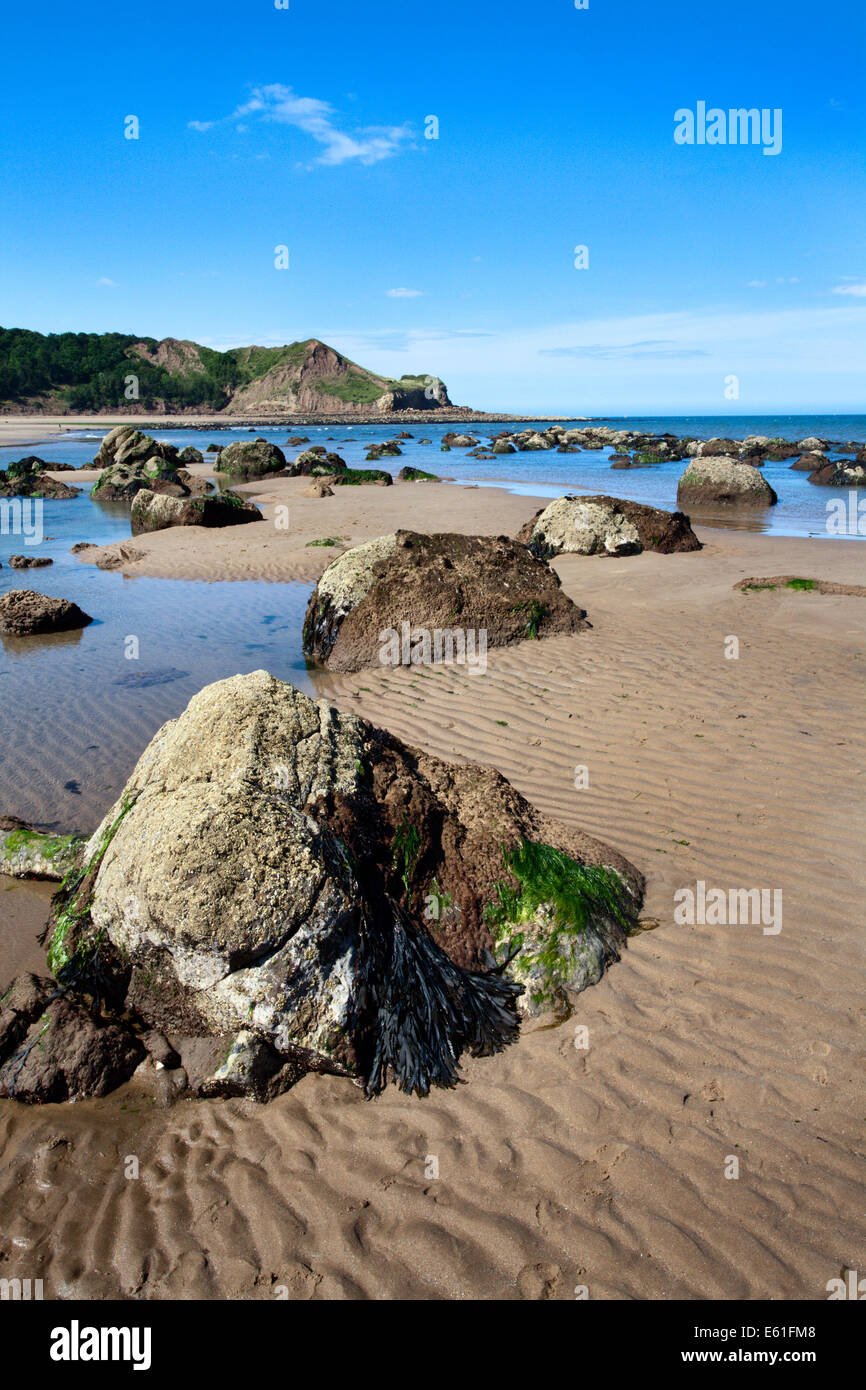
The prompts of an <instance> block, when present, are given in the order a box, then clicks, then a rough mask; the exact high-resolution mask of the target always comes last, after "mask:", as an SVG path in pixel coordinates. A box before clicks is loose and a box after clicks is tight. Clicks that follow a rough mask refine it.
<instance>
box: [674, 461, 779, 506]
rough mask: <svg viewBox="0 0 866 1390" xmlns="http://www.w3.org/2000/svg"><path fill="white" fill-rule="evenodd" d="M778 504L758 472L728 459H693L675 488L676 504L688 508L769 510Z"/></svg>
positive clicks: (749, 466)
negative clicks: (711, 507)
mask: <svg viewBox="0 0 866 1390" xmlns="http://www.w3.org/2000/svg"><path fill="white" fill-rule="evenodd" d="M778 500H779V499H778V497H777V496H776V493H775V492H774V491H773V489H772V488H771V487H770V484H769V483H768V482H767V480H766V478H764V476H763V475H762V474H761V473H760V472H759V470H758V469H757V468H752V467H751V465H750V464H748V463H736V462H735V461H734V460H733V459H729V458H707V457H704V456H703V455H701V457H700V458H697V459H693V460H692V462H691V463H690V464H689V466H688V468H687V469H686V471H685V473H684V474H683V476H682V477H681V478H680V481H679V483H678V485H677V501H678V502H681V503H682V504H683V505H684V506H687V507H698V506H702V505H703V506H707V505H715V506H718V505H723V506H730V507H770V506H772V505H773V504H774V503H776V502H778Z"/></svg>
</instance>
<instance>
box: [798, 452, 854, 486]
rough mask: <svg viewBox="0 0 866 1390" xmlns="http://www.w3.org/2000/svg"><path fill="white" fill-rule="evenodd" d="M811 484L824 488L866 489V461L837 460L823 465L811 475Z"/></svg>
mask: <svg viewBox="0 0 866 1390" xmlns="http://www.w3.org/2000/svg"><path fill="white" fill-rule="evenodd" d="M809 482H810V483H820V484H822V485H823V486H824V487H866V459H864V460H863V462H860V463H858V462H856V461H855V462H853V463H852V462H851V461H850V460H849V459H836V460H835V462H833V461H831V462H829V463H825V464H822V465H821V467H820V468H816V469H815V471H814V473H810V474H809Z"/></svg>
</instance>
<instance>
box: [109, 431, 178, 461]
mask: <svg viewBox="0 0 866 1390" xmlns="http://www.w3.org/2000/svg"><path fill="white" fill-rule="evenodd" d="M179 458H180V452H179V450H178V449H177V447H176V445H174V444H167V443H164V442H163V441H161V440H160V441H157V440H156V439H154V438H153V437H152V436H151V435H149V434H143V433H142V432H141V430H137V429H136V428H135V427H134V425H118V426H117V428H116V429H113V430H109V431H108V434H107V435H106V436H105V438H104V439H103V441H102V444H101V445H100V447H99V452H98V453H97V454H96V457H95V458H94V460H93V467H94V468H109V467H111V466H112V465H113V464H119V463H123V464H126V465H127V466H128V467H131V466H133V465H135V464H138V463H141V464H143V463H147V461H148V460H149V459H162V461H163V463H167V464H171V465H172V466H173V467H177V463H178V459H179Z"/></svg>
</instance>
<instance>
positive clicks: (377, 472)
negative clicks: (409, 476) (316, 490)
mask: <svg viewBox="0 0 866 1390" xmlns="http://www.w3.org/2000/svg"><path fill="white" fill-rule="evenodd" d="M393 481H394V479H393V478H392V477H391V474H390V473H386V472H385V470H384V468H347V469H346V471H345V473H335V474H334V475H333V477H332V478H331V482H332V483H333V484H334V486H335V487H363V486H365V485H366V484H368V483H372V484H374V485H377V486H378V487H390V486H391V484H392V483H393Z"/></svg>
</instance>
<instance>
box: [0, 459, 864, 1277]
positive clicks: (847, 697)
mask: <svg viewBox="0 0 866 1390" xmlns="http://www.w3.org/2000/svg"><path fill="white" fill-rule="evenodd" d="M301 481H302V480H301ZM296 484H297V480H287V481H286V482H285V483H282V484H280V483H279V482H277V483H272V484H268V485H253V486H252V487H251V488H250V489H249V490H250V491H252V492H254V493H256V494H257V500H261V501H263V502H264V503H265V504H266V506H268V507H271V506H274V505H276V503H277V502H278V501H279V500H280V498H287V499H288V501H289V504H290V506H291V508H292V527H291V532H290V535H289V537H288V538H286V537H285V536H282V537H281V535H280V533H279V532H277V531H276V530H275V529H274V528H273V527H271V526H269V527H267V528H264V527H262V528H259V527H256V526H252V527H244V528H238V529H237V530H234V529H233V530H229V531H224V532H218V533H207V534H205V533H202V532H200V531H192V530H190V531H179V530H175V531H169V532H162V533H159V534H157V535H154V536H150V537H145V538H138V539H137V540H136V542H135V545H136V547H137V548H141V549H142V550H143V551H145V553H146V559H145V561H142V562H138V563H139V566H140V568H139V572H143V573H149V574H158V575H162V576H165V577H171V576H180V577H186V576H189V577H199V578H206V577H217V576H218V577H220V578H224V577H233V578H235V577H266V578H272V579H284V578H309V579H312V578H315V577H316V575H317V574H318V573H319V572H320V571H321V569H322V568H323V567H324V564H325V563H327V562H328V561H329V560H330V559H331V558H333V555H334V553H335V552H334V551H333V550H328V549H327V548H312V549H307V548H306V545H305V542H306V541H307V540H309V539H313V538H317V537H325V536H334V535H342V536H345V537H346V539H347V540H350V541H352V542H357V541H358V540H361V539H366V538H367V537H368V536H369V535H376V534H381V533H383V532H385V531H389V530H393V529H395V527H396V526H398V525H404V526H411V527H413V528H414V529H419V530H428V531H433V530H449V529H453V530H460V531H465V532H472V531H477V532H483V533H487V534H499V533H502V534H508V535H513V534H514V533H515V531H516V530H517V529H518V527H519V526H520V525H521V524H522V522H523V521H524V520H526V518H527V517H528V516H530V515H531V514H532V513H533V511H534V510H535V509H536V508H537V506H538V505H540V504H539V502H537V501H535V500H533V499H532V498H526V497H511V496H508V495H507V494H505V493H504V492H497V491H496V490H492V489H483V490H468V489H462V488H461V489H458V488H453V487H448V486H446V485H434V484H415V485H412V486H411V487H410V486H406V487H396V486H395V487H393V488H387V489H382V488H377V487H372V488H361V489H351V490H350V489H345V490H339V491H338V492H337V495H335V496H334V497H333V498H323V499H320V500H312V499H300V498H296V497H295V496H294V494H295V493H296V492H297V491H299V490H300V489H299V487H298V486H297V485H296ZM349 492H351V496H348V495H346V494H347V493H349ZM259 531H261V534H260V535H259V534H256V533H258V532H259ZM250 532H252V533H254V534H253V535H252V536H251V535H250ZM699 534H700V536H701V539H702V541H703V542H704V549H703V550H702V551H701V552H699V553H695V554H687V555H672V556H658V555H650V554H644V555H641V556H637V557H631V558H628V559H595V558H592V559H585V558H580V557H572V556H569V557H565V558H563V559H561V560H559V561H557V562H556V569H557V570H558V572H559V574H560V576H561V578H562V581H563V585H564V587H565V590H566V592H567V593H568V594H569V595H571V597H573V598H574V599H575V601H576V602H578V603H579V604H580V605H581V606H582V607H584V608H585V609H586V610H587V613H588V616H589V619H590V621H591V623H592V629H591V631H587V632H583V633H580V634H578V635H577V636H575V637H568V638H566V637H555V638H550V639H547V640H544V641H538V642H532V641H529V642H526V643H523V644H521V645H519V646H515V647H511V648H508V649H502V650H496V651H492V652H490V653H489V655H488V667H487V672H486V674H485V675H483V676H472V675H469V674H468V673H467V672H466V671H465V670H463V669H461V668H456V667H451V668H442V667H440V668H423V669H405V668H401V669H396V670H394V669H390V670H373V671H364V672H361V673H358V674H355V675H352V676H344V677H337V676H334V675H330V674H328V673H325V674H323V675H322V676H321V677H320V685H321V693H323V694H327V695H328V696H329V698H331V699H332V700H333V701H334V703H336V704H338V705H339V706H340V708H341V709H346V710H351V711H354V712H357V713H360V714H363V715H364V716H365V717H366V718H368V719H370V720H371V721H372V722H374V723H376V724H379V725H382V726H384V727H386V728H388V729H390V730H392V731H393V732H394V733H396V734H398V735H399V736H400V737H401V738H403V739H405V740H406V741H407V742H409V743H413V744H416V745H418V746H420V747H423V748H424V749H426V750H428V751H429V752H431V753H434V754H436V755H438V756H440V757H444V758H447V759H452V760H456V761H462V760H469V761H475V762H480V763H486V764H490V765H493V766H495V767H497V768H498V769H499V770H500V771H501V772H502V773H504V775H505V776H506V777H508V778H510V779H511V780H512V782H513V783H514V784H515V786H516V787H517V788H518V789H519V790H520V791H521V792H522V793H523V794H524V795H525V796H527V797H528V798H529V799H530V800H532V801H533V802H534V803H535V804H536V805H538V806H539V807H540V808H541V809H542V810H544V811H545V812H548V813H550V814H552V815H555V816H558V817H559V818H561V819H562V820H563V821H565V822H566V823H568V824H570V825H574V826H580V827H582V828H584V829H586V830H587V831H589V832H590V833H591V834H593V835H595V836H598V837H600V838H601V839H603V840H606V841H607V842H608V843H610V844H611V845H614V846H615V847H616V848H617V849H618V850H620V851H621V852H622V853H623V854H625V855H626V856H627V857H628V858H629V859H630V860H632V862H633V863H635V864H636V865H637V866H638V867H639V868H640V869H641V870H642V871H643V872H644V873H645V874H646V877H647V896H646V902H645V907H644V916H645V918H647V919H657V920H658V922H659V925H658V927H657V928H655V929H654V930H651V931H646V932H644V933H642V934H641V935H638V936H636V937H634V938H633V939H632V941H631V942H630V945H629V949H628V951H627V953H626V955H625V957H624V959H623V961H622V962H621V963H620V964H618V965H616V966H614V967H613V968H612V969H611V970H610V971H609V972H608V974H607V975H606V976H605V977H604V979H603V980H602V981H601V983H600V984H598V985H597V986H595V987H594V988H592V989H590V990H588V991H586V992H585V993H584V994H583V995H581V997H580V1001H579V1008H578V1010H577V1013H576V1015H575V1017H574V1018H573V1019H571V1020H570V1021H568V1022H567V1023H564V1024H562V1025H560V1026H557V1027H536V1028H535V1029H531V1030H527V1031H526V1032H525V1033H524V1035H523V1037H522V1039H521V1041H520V1042H519V1044H518V1045H517V1046H516V1047H512V1048H510V1049H508V1050H507V1051H506V1052H505V1053H504V1054H502V1055H501V1056H498V1057H495V1058H492V1059H488V1060H484V1061H471V1060H469V1061H467V1063H466V1065H465V1067H464V1075H465V1079H466V1083H467V1084H465V1085H461V1086H460V1087H458V1088H457V1089H456V1090H454V1091H447V1092H444V1091H440V1092H435V1093H433V1094H432V1095H431V1096H430V1097H429V1099H427V1100H424V1101H419V1100H417V1099H412V1098H407V1097H405V1096H402V1095H400V1094H399V1093H397V1092H396V1091H394V1090H389V1091H387V1092H386V1093H385V1095H384V1096H383V1097H382V1098H381V1099H379V1100H377V1101H375V1102H372V1103H369V1102H366V1101H365V1100H364V1099H363V1096H362V1094H361V1091H360V1090H359V1089H358V1088H357V1087H355V1086H354V1085H352V1084H351V1083H350V1082H346V1081H343V1080H339V1079H336V1078H329V1077H321V1076H314V1075H310V1076H307V1077H306V1078H304V1080H302V1081H301V1082H300V1083H299V1084H298V1085H297V1086H296V1087H295V1088H294V1089H293V1090H292V1091H291V1092H289V1093H288V1094H286V1095H284V1096H282V1097H281V1098H280V1099H278V1100H277V1101H275V1102H273V1103H271V1104H270V1105H268V1106H265V1107H257V1106H255V1105H254V1104H252V1103H250V1102H245V1101H244V1102H242V1101H224V1102H197V1101H181V1102H178V1103H176V1104H174V1105H172V1106H167V1107H164V1106H162V1105H161V1104H160V1103H159V1102H158V1100H157V1099H155V1098H154V1095H153V1093H152V1091H149V1090H143V1089H142V1088H139V1087H138V1086H137V1084H136V1083H135V1082H133V1083H131V1084H130V1086H128V1087H125V1088H123V1090H122V1091H120V1092H117V1093H115V1094H114V1095H113V1096H110V1097H108V1098H107V1099H106V1100H103V1101H100V1102H87V1103H83V1104H79V1105H75V1106H69V1105H67V1106H45V1107H41V1108H26V1107H24V1106H18V1105H15V1104H14V1103H11V1102H2V1103H0V1275H2V1276H3V1277H6V1278H10V1277H13V1276H16V1275H18V1276H20V1277H31V1278H42V1279H44V1281H45V1290H46V1297H73V1296H80V1297H88V1296H89V1297H98V1298H115V1297H143V1298H257V1297H263V1298H270V1297H274V1293H275V1290H276V1289H278V1288H280V1287H281V1286H284V1287H286V1288H287V1289H288V1291H289V1296H290V1297H292V1298H301V1299H303V1298H380V1299H382V1298H412V1299H415V1298H481V1299H499V1298H502V1299H521V1298H528V1299H544V1298H554V1299H572V1298H574V1297H575V1296H576V1293H575V1291H576V1290H581V1289H583V1288H585V1289H586V1290H587V1291H588V1294H589V1297H591V1298H596V1299H597V1298H619V1299H621V1298H641V1299H671V1298H695V1299H700V1298H707V1297H718V1298H725V1299H744V1298H758V1297H768V1298H774V1299H823V1298H825V1297H826V1292H825V1287H826V1283H827V1281H828V1280H829V1279H831V1278H834V1277H837V1276H838V1275H839V1273H840V1271H841V1270H843V1269H844V1268H859V1269H861V1270H862V1269H863V1268H864V1266H866V1212H864V1203H863V1122H864V1114H866V1110H864V1103H866V1098H864V1090H863V1082H862V1051H861V1038H862V1025H863V1004H864V992H863V983H862V982H863V933H862V915H863V903H864V877H866V869H864V857H863V852H862V845H863V831H864V825H866V814H864V782H863V767H864V756H863V755H864V731H863V718H862V709H863V644H862V631H863V619H864V616H866V605H864V604H863V603H862V600H861V599H859V598H856V597H849V596H840V595H832V594H829V595H822V594H816V593H812V592H788V591H765V592H754V593H742V592H737V591H735V590H734V587H733V586H734V584H735V583H736V582H737V581H738V580H739V579H742V578H743V577H745V576H760V575H761V574H767V575H779V574H793V575H798V574H802V575H806V576H810V577H818V578H823V579H828V580H831V581H834V582H838V583H848V584H851V583H858V582H859V581H860V580H861V579H862V560H861V556H862V555H863V553H864V552H863V551H862V550H861V549H860V548H859V545H858V543H857V542H845V541H842V542H831V541H823V540H821V541H806V540H804V541H800V540H785V539H780V538H776V537H765V536H761V535H754V534H747V533H739V532H735V531H724V532H722V531H718V532H713V531H708V530H701V531H699ZM86 558H88V559H89V558H92V556H90V555H88V556H87V557H86ZM131 572H136V567H135V566H134V567H132V569H131ZM731 635H735V636H737V637H738V639H739V657H738V659H736V660H729V659H726V657H725V644H726V639H727V638H728V637H730V636H731ZM579 765H585V766H586V767H587V769H588V772H589V786H588V787H586V788H584V789H581V790H577V789H576V788H575V785H574V780H575V768H576V767H577V766H579ZM6 809H7V810H12V811H14V808H6ZM698 880H703V881H705V882H706V883H707V885H708V886H714V887H722V888H725V889H727V888H731V887H742V888H751V887H762V888H768V889H781V890H782V893H783V904H784V911H783V925H782V930H781V931H780V932H779V933H778V934H776V935H766V934H764V933H763V931H762V929H761V927H760V926H759V925H751V926H704V925H695V926H688V925H676V924H675V922H674V918H673V911H674V898H673V895H674V893H675V891H676V890H677V889H678V888H681V887H687V886H691V887H694V886H695V884H696V882H697V881H698ZM4 886H5V885H4ZM25 893H30V894H31V897H30V898H29V899H28V903H27V905H26V910H27V911H30V914H31V915H30V917H29V918H26V921H27V922H28V923H31V922H32V919H33V917H34V916H35V917H39V916H40V915H41V914H40V909H39V908H38V906H37V907H35V908H34V906H33V901H34V900H33V896H32V889H29V888H28V889H25V888H18V889H14V890H13V891H11V892H10V893H7V894H4V898H3V900H2V901H3V904H4V906H5V905H6V904H7V903H8V902H9V900H10V899H14V900H15V902H16V904H19V905H20V904H22V903H23V897H21V896H20V895H23V894H25ZM37 896H38V895H37ZM20 910H21V911H22V912H24V911H25V907H24V906H22V907H20ZM21 920H25V919H23V918H22V919H21ZM33 925H34V927H35V923H33ZM4 930H5V929H4ZM20 938H21V933H20V932H18V933H17V934H16V936H15V938H14V943H17V944H14V950H10V949H9V948H8V945H7V943H6V942H4V943H3V947H2V953H0V976H3V977H4V978H5V977H6V976H8V975H11V973H12V969H13V968H19V967H20V966H21V965H22V964H24V963H29V964H30V965H31V967H32V966H35V965H36V964H37V963H38V953H36V955H35V957H34V958H33V959H31V960H29V961H25V960H24V958H23V957H24V956H25V955H26V951H25V950H24V948H23V946H22V945H21V944H20ZM10 954H12V955H14V960H10V959H9V956H10ZM581 1027H584V1028H585V1029H586V1030H587V1035H586V1041H587V1043H588V1045H587V1046H585V1047H584V1046H580V1045H578V1044H580V1043H581V1042H582V1041H583V1040H584V1039H583V1038H582V1037H581V1035H580V1034H579V1033H578V1032H577V1031H576V1030H577V1029H578V1028H581ZM130 1155H131V1156H135V1157H137V1159H138V1161H139V1176H138V1178H128V1177H126V1176H125V1169H127V1168H128V1165H127V1163H126V1160H127V1158H128V1156H130ZM731 1156H734V1157H736V1158H738V1160H739V1177H737V1178H730V1177H726V1167H727V1168H728V1170H729V1171H730V1167H731V1165H730V1157H731ZM437 1174H438V1175H437Z"/></svg>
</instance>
